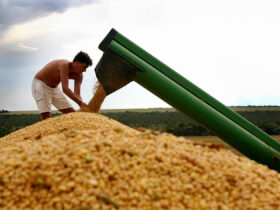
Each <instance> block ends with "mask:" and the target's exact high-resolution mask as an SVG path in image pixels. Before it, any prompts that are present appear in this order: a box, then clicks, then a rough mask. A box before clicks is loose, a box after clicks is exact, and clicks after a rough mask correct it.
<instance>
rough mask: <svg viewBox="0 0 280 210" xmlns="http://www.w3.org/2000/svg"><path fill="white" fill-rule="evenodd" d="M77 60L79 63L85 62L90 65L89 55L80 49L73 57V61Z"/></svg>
mask: <svg viewBox="0 0 280 210" xmlns="http://www.w3.org/2000/svg"><path fill="white" fill-rule="evenodd" d="M75 61H79V62H80V63H86V64H87V65H88V66H91V65H92V61H91V59H90V57H89V55H88V54H87V53H85V52H82V51H80V52H79V53H78V54H77V55H76V56H75V57H74V59H73V62H75Z"/></svg>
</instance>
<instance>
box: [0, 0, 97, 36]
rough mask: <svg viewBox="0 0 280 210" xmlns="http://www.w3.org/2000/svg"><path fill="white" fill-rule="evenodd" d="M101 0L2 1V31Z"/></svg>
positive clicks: (0, 22)
mask: <svg viewBox="0 0 280 210" xmlns="http://www.w3.org/2000/svg"><path fill="white" fill-rule="evenodd" d="M97 1H99V0H0V31H3V30H5V29H7V28H8V27H9V26H11V25H14V24H17V23H22V22H25V21H28V20H32V19H35V18H37V17H41V16H46V15H48V14H50V13H53V12H58V13H62V12H64V11H65V10H67V9H68V8H70V7H75V6H80V5H84V4H89V3H92V2H97Z"/></svg>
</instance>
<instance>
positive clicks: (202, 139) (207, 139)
mask: <svg viewBox="0 0 280 210" xmlns="http://www.w3.org/2000/svg"><path fill="white" fill-rule="evenodd" d="M271 137H272V138H274V139H275V140H277V141H280V135H271ZM185 138H186V139H188V140H191V141H192V142H195V143H206V144H211V143H212V144H216V145H218V146H220V147H221V148H223V149H230V150H233V151H234V152H235V153H236V154H239V155H240V154H241V153H240V152H238V151H237V150H236V149H234V148H233V147H232V146H230V145H229V144H227V143H226V142H225V141H223V140H222V139H220V138H219V137H217V136H186V137H185Z"/></svg>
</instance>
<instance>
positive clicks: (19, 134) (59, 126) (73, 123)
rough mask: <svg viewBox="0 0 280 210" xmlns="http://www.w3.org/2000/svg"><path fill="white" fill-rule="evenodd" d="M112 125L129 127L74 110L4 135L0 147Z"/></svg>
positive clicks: (99, 116)
mask: <svg viewBox="0 0 280 210" xmlns="http://www.w3.org/2000/svg"><path fill="white" fill-rule="evenodd" d="M112 127H113V128H114V127H120V128H125V129H131V128H129V127H127V126H125V125H123V124H121V123H119V122H117V121H115V120H113V119H110V118H108V117H105V116H102V115H99V114H95V113H83V112H74V113H69V114H65V115H61V116H58V117H54V118H49V119H46V120H44V121H41V122H37V123H35V124H33V125H30V126H27V127H25V128H23V129H20V130H17V131H15V132H13V133H11V134H9V135H7V136H4V137H2V138H0V147H3V146H8V145H12V144H14V143H17V142H20V141H28V140H33V139H40V138H41V137H43V136H46V135H50V134H57V133H67V132H72V131H73V130H89V129H98V128H112Z"/></svg>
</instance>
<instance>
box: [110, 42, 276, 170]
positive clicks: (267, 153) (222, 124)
mask: <svg viewBox="0 0 280 210" xmlns="http://www.w3.org/2000/svg"><path fill="white" fill-rule="evenodd" d="M108 47H109V48H110V49H111V50H113V51H114V52H115V53H117V54H119V55H120V56H121V57H123V58H124V59H125V60H127V61H129V62H130V63H132V64H133V65H135V66H136V67H137V68H139V69H140V70H143V71H142V72H141V71H137V72H136V79H135V81H136V82H137V83H138V84H140V85H141V86H143V87H144V88H146V89H148V90H149V91H151V92H152V93H154V94H155V95H156V96H158V97H159V98H161V99H162V100H164V101H166V102H167V103H168V104H170V105H171V106H173V107H174V108H176V109H177V110H179V111H181V112H182V113H184V114H186V115H187V116H189V117H190V118H192V119H193V120H195V121H197V122H198V123H199V124H201V125H202V126H203V127H205V128H206V129H208V130H209V131H211V132H212V133H214V134H216V135H217V136H219V137H220V138H222V139H223V140H225V141H226V142H227V143H228V144H230V145H231V146H233V147H234V148H236V149H237V150H239V151H240V152H241V153H243V154H244V155H246V156H247V157H249V158H251V159H253V160H255V161H257V162H259V163H262V164H266V165H268V166H269V167H270V168H272V169H275V170H278V171H280V161H279V160H280V153H279V152H278V151H276V150H275V149H273V148H272V147H270V146H268V145H267V144H265V143H264V142H262V141H261V140H259V139H258V138H257V137H256V136H254V135H252V134H251V133H250V132H248V131H247V130H245V129H244V128H242V127H240V126H239V125H238V124H237V123H235V122H234V121H232V120H230V119H229V118H227V117H226V116H225V115H223V114H221V113H220V112H218V111H217V110H215V109H214V108H213V107H211V106H209V105H208V104H207V103H205V102H203V101H202V100H201V99H199V98H198V97H197V96H195V95H194V94H192V93H191V92H189V91H188V90H186V89H185V88H183V87H182V86H180V85H178V84H177V83H176V82H175V81H173V80H172V79H170V78H168V77H167V76H166V75H164V74H162V73H161V72H159V71H157V69H155V68H154V67H153V66H151V65H150V64H148V63H146V62H145V61H144V60H142V59H141V58H139V57H138V56H136V55H135V54H133V53H132V52H130V51H129V50H127V49H126V48H124V47H123V46H121V45H120V44H118V43H117V42H115V41H112V42H111V43H110V44H109V46H108Z"/></svg>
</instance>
